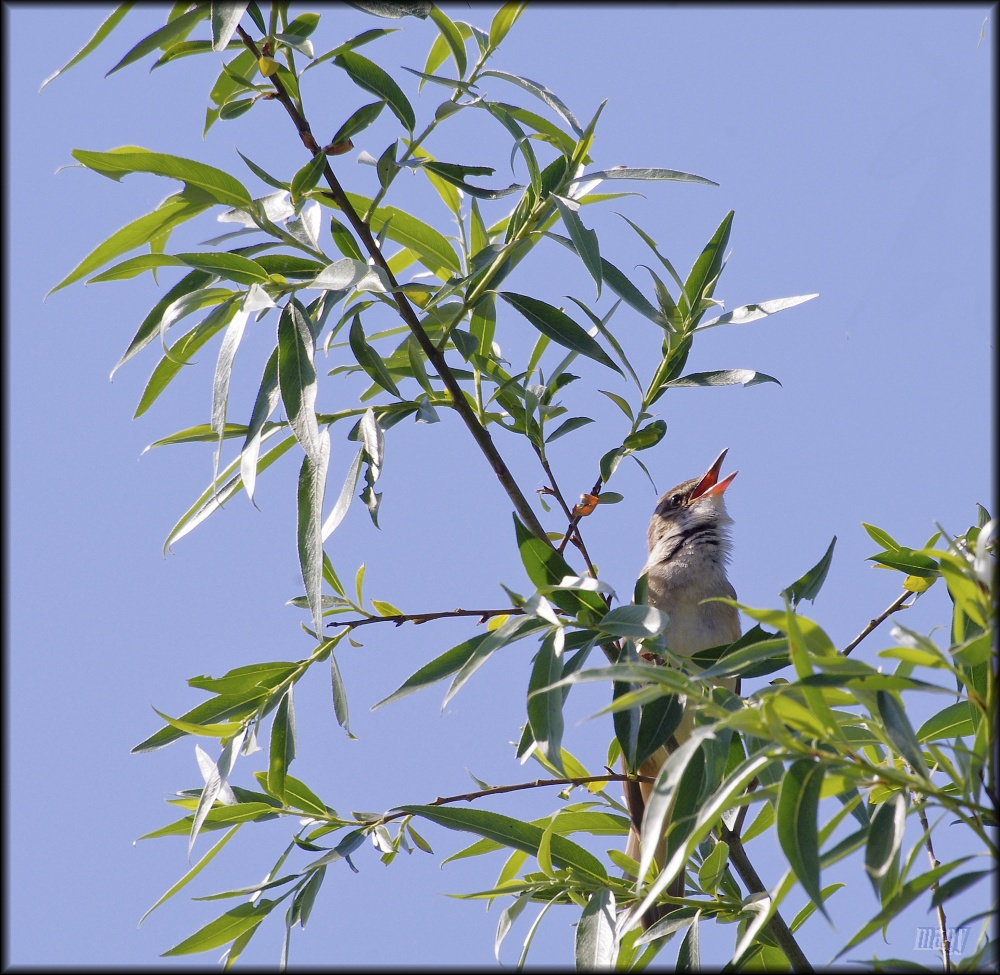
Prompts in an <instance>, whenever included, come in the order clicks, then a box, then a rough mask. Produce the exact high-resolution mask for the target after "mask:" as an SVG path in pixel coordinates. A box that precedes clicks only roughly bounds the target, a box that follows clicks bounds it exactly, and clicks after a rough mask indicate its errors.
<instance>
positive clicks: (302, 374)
mask: <svg viewBox="0 0 1000 975" xmlns="http://www.w3.org/2000/svg"><path fill="white" fill-rule="evenodd" d="M314 353H315V341H314V339H313V334H312V330H311V328H310V324H309V319H308V315H307V312H306V310H305V308H303V306H302V305H301V304H300V303H299V302H298V301H297V300H296V299H294V298H293V299H291V300H290V301H289V302H288V303H287V304H286V305H285V307H284V309H282V312H281V318H280V319H279V320H278V388H279V389H280V391H281V401H282V403H283V404H284V407H285V413H286V414H287V415H288V422H289V424H290V425H291V427H292V431H293V432H294V433H295V439H296V440H298V442H299V443H300V444H301V445H302V449H303V450H304V451H305V452H306V456H308V457H310V458H312V461H313V464H314V465H319V464H320V463H321V462H322V455H321V447H320V435H319V424H318V423H317V421H316V409H315V407H316V392H317V382H316V367H315V365H314V364H313V355H314Z"/></svg>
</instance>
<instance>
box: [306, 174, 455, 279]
mask: <svg viewBox="0 0 1000 975" xmlns="http://www.w3.org/2000/svg"><path fill="white" fill-rule="evenodd" d="M345 195H346V197H347V199H348V201H349V202H350V204H351V206H352V207H353V208H354V210H355V212H356V213H359V214H362V215H363V214H365V213H367V212H368V208H369V206H370V205H371V200H369V199H368V198H367V197H364V196H358V195H357V194H356V193H346V194H345ZM321 199H323V200H324V201H327V202H329V197H327V196H323V197H321ZM371 229H372V233H374V234H381V233H383V231H384V233H385V236H386V237H388V238H389V240H394V241H395V242H396V243H397V244H402V245H403V246H404V247H408V248H409V249H410V250H411V251H413V253H414V254H416V255H417V257H418V258H419V260H420V261H421V263H422V264H423V265H424V266H425V267H426V268H427V269H428V270H430V271H433V272H434V273H435V274H437V275H438V276H439V277H440V278H441V279H442V280H446V279H447V278H448V277H449V276H450V274H461V273H462V265H461V263H460V261H459V259H458V255H457V254H456V253H455V249H454V248H453V247H452V246H451V244H449V243H448V240H447V239H446V238H445V237H444V236H443V235H442V234H441V233H440V232H439V231H437V230H435V229H434V228H433V227H431V226H429V225H428V224H426V223H424V222H423V221H422V220H418V219H417V218H416V217H413V216H411V215H410V214H408V213H406V212H405V211H403V210H398V209H397V208H396V207H389V206H386V207H379V208H378V209H377V210H376V211H375V212H374V213H373V214H372V215H371ZM439 272H449V273H439Z"/></svg>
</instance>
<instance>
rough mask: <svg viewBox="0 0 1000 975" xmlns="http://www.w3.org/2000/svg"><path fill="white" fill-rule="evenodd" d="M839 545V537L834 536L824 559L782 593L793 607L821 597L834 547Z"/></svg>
mask: <svg viewBox="0 0 1000 975" xmlns="http://www.w3.org/2000/svg"><path fill="white" fill-rule="evenodd" d="M836 544H837V536H836V535H834V536H833V541H832V542H830V545H829V547H828V548H827V550H826V552H825V553H824V555H823V557H822V558H821V559H820V560H819V561H818V562H817V563H816V564H815V565H814V566H813V567H812V568H811V569H810V570H809V571H808V572H807V573H806V574H805V575H804V576H802V578H800V579H796V580H795V582H793V583H792V584H791V585H790V586H789V587H788V588H787V589H783V590H782V591H781V595H782V596H783V597H785V598H786V599H789V600H791V603H792V606H793V607H794V606H798V604H799V603H800V602H801V601H802V600H803V599H808V600H809V601H810V602H813V601H815V599H816V597H817V596H818V595H819V591H820V589H821V588H822V587H823V583H824V582H825V581H826V574H827V573H828V572H829V571H830V563H831V562H832V561H833V547H834V546H835V545H836Z"/></svg>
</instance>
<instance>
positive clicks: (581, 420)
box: [545, 416, 594, 443]
mask: <svg viewBox="0 0 1000 975" xmlns="http://www.w3.org/2000/svg"><path fill="white" fill-rule="evenodd" d="M593 422H594V421H593V420H592V419H591V418H590V417H589V416H571V417H570V418H569V419H568V420H564V421H563V422H562V423H560V424H559V426H558V427H556V429H555V430H553V431H552V433H550V434H549V435H548V436H547V437H546V438H545V442H546V443H552V441H553V440H558V439H559V438H560V437H564V436H566V434H567V433H572V432H573V431H574V430H579V429H580V427H585V426H586V425H587V424H588V423H593Z"/></svg>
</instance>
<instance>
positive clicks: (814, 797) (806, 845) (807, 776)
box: [777, 758, 829, 920]
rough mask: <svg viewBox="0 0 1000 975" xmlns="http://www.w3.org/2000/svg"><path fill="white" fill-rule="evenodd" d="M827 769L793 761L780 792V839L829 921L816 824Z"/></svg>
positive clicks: (810, 760)
mask: <svg viewBox="0 0 1000 975" xmlns="http://www.w3.org/2000/svg"><path fill="white" fill-rule="evenodd" d="M824 772H825V769H824V767H823V765H821V764H820V763H819V762H814V761H813V760H812V759H808V758H801V759H798V760H797V761H795V762H793V763H792V765H791V766H790V767H789V769H788V771H787V772H785V776H784V778H783V779H782V781H781V790H780V792H779V793H778V807H777V814H778V842H779V843H780V844H781V849H782V850H783V851H784V854H785V856H786V857H788V863H789V865H790V866H791V868H792V870H793V871H794V873H795V876H796V878H797V879H798V881H799V883H800V884H802V887H803V888H804V890H805V892H806V893H807V894H808V895H809V897H810V898H811V899H812V901H813V903H814V904H815V905H816V906H817V907H818V908H819V910H820V911H822V913H823V916H824V917H826V918H827V920H829V915H828V914H827V913H826V907H825V906H824V905H823V897H822V894H821V893H820V882H819V869H820V863H819V832H818V829H817V825H816V820H817V811H818V807H819V796H820V791H821V789H822V786H823V774H824Z"/></svg>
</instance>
